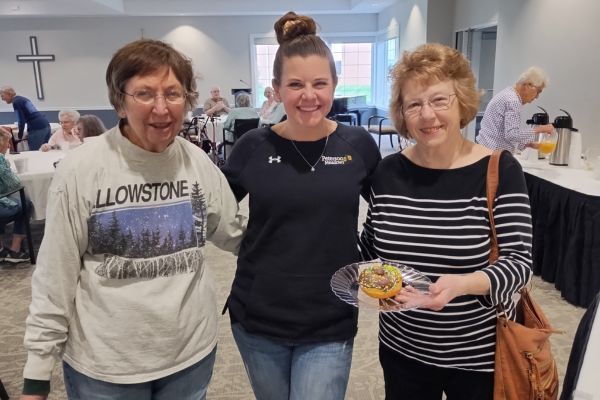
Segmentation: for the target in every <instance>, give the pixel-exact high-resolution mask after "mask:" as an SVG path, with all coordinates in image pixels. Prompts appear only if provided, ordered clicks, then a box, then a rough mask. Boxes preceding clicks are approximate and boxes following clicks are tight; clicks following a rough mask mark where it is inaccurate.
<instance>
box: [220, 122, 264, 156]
mask: <svg viewBox="0 0 600 400" xmlns="http://www.w3.org/2000/svg"><path fill="white" fill-rule="evenodd" d="M259 121H260V118H247V119H236V120H235V121H234V122H233V131H232V130H229V129H223V160H226V159H227V145H228V144H229V145H232V146H233V144H234V143H235V142H236V141H237V140H238V139H239V138H240V137H242V135H243V134H244V133H246V132H248V131H249V130H252V129H255V128H258V123H259ZM225 131H228V132H231V133H233V142H229V141H227V140H225Z"/></svg>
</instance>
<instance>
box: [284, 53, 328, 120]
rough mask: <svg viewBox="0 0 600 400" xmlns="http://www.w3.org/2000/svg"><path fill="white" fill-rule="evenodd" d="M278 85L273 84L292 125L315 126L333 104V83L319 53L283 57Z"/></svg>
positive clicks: (323, 118) (326, 62) (324, 60)
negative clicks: (317, 54) (306, 55)
mask: <svg viewBox="0 0 600 400" xmlns="http://www.w3.org/2000/svg"><path fill="white" fill-rule="evenodd" d="M280 83H281V84H280V85H276V84H275V82H273V87H274V89H275V93H276V94H277V98H279V99H281V101H282V102H283V105H284V107H285V111H286V113H287V121H288V124H289V125H291V126H293V127H301V128H304V129H306V128H308V129H311V128H317V127H319V126H320V125H321V124H322V123H324V122H325V117H326V116H327V114H328V113H329V110H330V109H331V105H332V103H333V93H334V91H335V84H334V81H333V77H332V76H331V70H330V68H329V61H328V59H327V58H325V57H321V56H316V55H312V56H308V57H300V56H294V57H290V58H286V59H284V62H283V69H282V73H281V82H280Z"/></svg>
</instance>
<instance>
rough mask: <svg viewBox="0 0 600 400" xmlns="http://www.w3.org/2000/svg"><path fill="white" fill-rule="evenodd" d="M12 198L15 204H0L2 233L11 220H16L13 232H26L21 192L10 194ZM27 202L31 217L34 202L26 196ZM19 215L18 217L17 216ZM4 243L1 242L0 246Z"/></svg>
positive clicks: (0, 227)
mask: <svg viewBox="0 0 600 400" xmlns="http://www.w3.org/2000/svg"><path fill="white" fill-rule="evenodd" d="M10 199H11V200H12V201H14V202H15V204H13V205H5V204H0V235H2V234H4V230H5V228H6V224H7V223H8V222H10V221H14V222H15V226H14V227H13V233H16V234H17V235H24V234H25V222H26V221H25V218H23V216H22V215H19V214H21V197H20V196H19V193H16V194H13V195H11V196H10ZM25 201H26V203H27V211H28V214H27V215H29V216H30V217H31V210H32V209H33V204H32V203H31V201H30V200H29V199H28V198H25ZM17 215H19V216H18V217H16V216H17ZM1 246H2V244H1V243H0V247H1Z"/></svg>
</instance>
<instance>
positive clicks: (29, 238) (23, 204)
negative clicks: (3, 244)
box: [0, 186, 35, 265]
mask: <svg viewBox="0 0 600 400" xmlns="http://www.w3.org/2000/svg"><path fill="white" fill-rule="evenodd" d="M17 192H19V196H20V199H21V213H20V215H22V216H23V218H24V219H25V236H26V239H27V248H28V250H29V260H30V261H31V265H34V264H35V251H34V249H33V237H32V236H31V226H30V224H29V212H28V211H27V203H26V201H27V200H26V198H25V188H24V187H23V186H19V187H18V188H16V189H14V190H12V191H10V192H6V193H2V194H0V199H1V198H4V197H8V196H10V195H11V194H13V193H17ZM14 220H15V217H10V218H0V223H3V224H7V223H9V222H13V221H14Z"/></svg>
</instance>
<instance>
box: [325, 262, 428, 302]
mask: <svg viewBox="0 0 600 400" xmlns="http://www.w3.org/2000/svg"><path fill="white" fill-rule="evenodd" d="M382 263H383V264H387V265H392V266H394V267H396V268H398V269H399V270H400V273H401V274H402V286H412V287H414V288H415V289H417V290H419V291H421V292H423V293H428V292H429V285H431V280H430V279H429V278H428V277H427V276H425V275H423V274H422V273H421V272H419V271H417V270H416V269H414V268H411V267H408V266H406V265H404V264H398V263H395V262H391V261H384V262H382V261H381V260H373V261H364V262H359V263H354V264H350V265H346V266H345V267H343V268H340V269H339V270H337V271H336V272H335V273H334V274H333V276H332V277H331V290H333V293H335V295H336V296H337V297H338V298H339V299H340V300H342V301H344V302H346V303H348V304H350V305H353V306H355V307H359V308H361V309H362V308H364V309H370V310H377V311H382V312H391V311H394V312H398V311H406V310H407V308H401V307H400V306H401V304H400V303H398V302H397V301H395V300H393V298H390V299H385V300H380V299H376V298H374V297H370V296H368V295H367V294H366V293H365V292H363V291H362V290H360V287H359V285H358V276H359V275H360V273H361V272H362V271H363V270H364V269H365V268H369V267H373V266H377V265H381V264H382Z"/></svg>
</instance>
